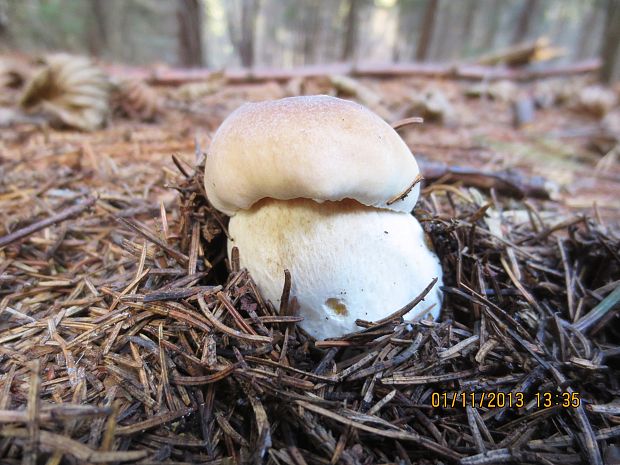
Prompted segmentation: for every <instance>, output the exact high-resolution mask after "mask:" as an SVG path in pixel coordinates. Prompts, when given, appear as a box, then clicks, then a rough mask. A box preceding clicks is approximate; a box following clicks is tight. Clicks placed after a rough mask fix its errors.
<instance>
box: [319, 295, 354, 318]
mask: <svg viewBox="0 0 620 465" xmlns="http://www.w3.org/2000/svg"><path fill="white" fill-rule="evenodd" d="M325 305H327V306H328V307H329V308H330V309H331V310H332V311H333V312H334V313H335V314H336V315H341V316H347V315H348V314H349V311H348V310H347V306H346V305H345V304H343V303H342V301H341V300H340V299H335V298H333V297H331V298H329V299H327V300H326V301H325Z"/></svg>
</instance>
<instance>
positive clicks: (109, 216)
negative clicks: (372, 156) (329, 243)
mask: <svg viewBox="0 0 620 465" xmlns="http://www.w3.org/2000/svg"><path fill="white" fill-rule="evenodd" d="M179 163H180V162H177V164H179ZM180 166H182V167H183V168H182V169H183V171H184V172H185V174H187V175H186V176H179V180H178V181H176V182H177V184H175V185H174V186H173V187H174V189H176V191H177V192H178V203H177V204H168V205H165V204H164V203H161V205H151V204H150V203H149V202H147V201H146V200H144V197H141V196H139V195H137V194H136V192H137V191H138V190H139V189H142V188H143V187H144V186H146V185H148V184H149V183H151V185H152V184H154V183H155V181H154V179H160V174H157V173H156V172H150V173H147V174H146V175H145V176H144V177H143V178H142V179H135V173H131V172H130V173H127V174H126V180H127V182H129V180H130V179H132V178H134V183H133V184H131V185H135V186H138V187H137V188H136V191H133V194H132V191H131V187H126V188H124V189H129V191H127V190H125V194H126V195H124V196H123V195H121V194H120V193H118V192H116V193H115V191H113V190H110V188H109V186H108V191H105V189H103V187H102V188H101V189H100V192H98V193H99V199H98V200H97V203H96V204H95V205H94V206H92V208H91V210H90V211H87V210H86V208H82V206H83V205H85V204H80V203H79V199H80V198H82V197H83V194H84V193H83V192H73V191H69V190H67V189H66V188H64V187H62V185H63V184H62V182H63V179H65V178H68V177H71V176H75V173H69V172H63V171H62V169H61V168H58V169H57V170H58V171H57V172H56V174H57V176H56V178H55V181H54V182H56V183H59V185H58V186H55V185H53V183H52V185H50V187H48V189H47V191H45V192H43V193H35V194H34V196H33V197H29V199H30V201H31V202H32V205H33V206H34V207H33V208H34V210H33V211H32V212H30V214H31V215H32V216H31V217H30V218H28V217H27V215H25V216H26V218H24V219H23V221H21V222H18V223H17V224H15V223H11V224H12V227H11V230H12V231H15V230H18V233H13V236H15V235H16V234H17V235H18V236H19V238H17V239H15V240H10V241H8V240H7V241H5V242H4V244H6V245H5V247H4V249H3V250H1V251H0V373H1V376H0V458H1V461H2V463H8V464H12V463H50V464H61V463H69V464H71V463H127V462H135V463H141V464H147V463H177V464H181V463H187V464H189V463H191V464H228V463H269V464H274V465H275V464H288V463H294V464H298V465H301V464H306V463H307V464H329V463H344V464H350V465H353V464H371V463H373V464H374V463H404V464H407V463H420V464H422V463H463V464H471V465H481V464H491V463H506V462H513V463H542V464H556V463H557V464H560V463H561V464H570V463H590V464H597V465H598V464H603V463H604V460H605V457H612V456H614V454H617V453H618V446H617V445H616V444H618V441H619V440H620V439H619V438H620V407H619V406H620V401H619V397H620V394H619V393H620V385H619V384H618V380H619V379H620V376H618V374H619V357H620V344H619V334H618V333H619V331H620V329H619V328H618V325H617V318H618V317H617V312H618V284H619V283H620V259H619V256H618V250H620V239H619V238H618V236H617V235H615V234H614V233H613V232H611V231H609V230H607V229H605V228H604V227H603V226H602V225H600V224H598V223H597V222H595V221H593V220H592V219H590V218H585V217H580V218H577V219H575V220H573V219H571V220H570V221H563V222H562V220H561V219H560V220H559V221H560V222H559V223H558V224H559V225H554V224H553V223H552V222H550V221H549V220H543V219H542V218H543V215H541V214H540V212H539V211H537V208H536V207H533V205H532V204H531V203H529V202H525V203H522V202H519V203H515V202H514V201H512V200H510V199H497V198H495V197H494V196H493V195H492V198H495V200H494V201H492V202H491V201H489V199H488V198H486V197H484V196H483V195H482V194H481V193H479V192H477V191H471V190H470V191H467V190H465V189H463V188H459V187H455V186H447V188H444V187H446V186H443V187H442V185H435V186H431V187H430V188H428V189H427V191H426V195H425V196H423V201H422V203H421V205H420V210H419V212H418V214H419V216H421V217H422V218H423V220H424V225H425V227H426V229H427V231H429V232H430V233H431V235H432V238H433V242H434V243H435V247H436V249H437V252H438V254H439V255H440V257H441V258H442V261H443V266H444V273H445V275H444V281H445V292H446V296H447V297H446V300H447V301H446V303H445V311H444V315H443V318H442V321H440V322H438V323H432V322H421V323H411V324H410V323H407V322H403V321H402V317H403V314H404V313H405V311H406V310H407V309H406V308H405V309H403V311H400V312H399V311H397V310H398V309H392V310H394V311H396V313H395V314H394V315H393V317H391V318H386V319H384V320H382V321H380V322H363V321H360V322H359V324H360V332H359V333H355V334H351V335H348V336H346V337H344V338H341V339H339V340H334V341H322V342H320V343H315V342H314V341H312V340H311V339H309V338H308V337H307V336H306V335H305V334H304V333H303V332H302V331H301V330H299V329H298V328H297V327H296V326H295V323H296V322H298V321H299V320H300V318H299V317H298V316H296V315H293V314H290V312H289V311H286V312H283V314H279V313H278V312H277V311H276V310H275V309H274V308H273V307H272V306H271V305H270V304H268V303H266V302H265V301H264V300H263V299H262V298H261V296H260V295H259V294H258V292H257V289H256V286H255V284H254V283H253V281H252V279H251V277H250V276H248V274H247V272H246V271H244V270H239V269H238V263H233V264H232V265H233V266H232V270H233V271H227V267H226V256H225V222H224V219H223V218H222V217H221V216H220V215H219V214H218V213H217V212H215V211H213V210H212V209H211V208H210V207H209V205H208V204H207V203H206V200H205V197H204V193H203V188H202V180H201V175H200V172H201V170H200V168H198V169H197V171H196V173H197V174H194V175H191V173H190V172H189V168H188V167H185V166H183V165H180ZM63 173H64V174H63ZM123 182H125V181H122V182H120V183H119V182H117V183H116V184H117V185H118V184H123ZM10 183H13V184H14V186H15V189H13V190H12V189H8V188H5V189H4V190H3V192H5V193H4V194H2V195H0V205H1V209H2V211H4V212H5V213H8V212H10V211H13V210H14V211H17V209H18V203H17V202H16V200H15V199H16V198H19V197H20V194H17V192H18V191H17V189H18V188H19V189H23V188H25V187H27V186H25V185H24V183H26V184H27V180H26V181H24V180H20V179H18V178H14V179H9V178H6V179H5V180H4V184H5V187H6V186H8V185H9V184H10ZM127 186H129V184H128V185H127ZM12 192H13V194H12ZM127 194H129V195H127ZM491 194H493V192H491ZM21 195H24V194H21ZM33 199H34V200H33ZM89 205H90V204H89ZM63 210H64V211H65V214H62V213H60V214H59V212H62V211H63ZM74 211H75V213H76V214H77V215H78V216H74V215H68V214H67V212H74ZM153 212H159V213H158V214H159V217H157V218H155V220H154V221H153V220H149V215H152V213H153ZM136 215H142V216H141V217H140V218H139V219H138V218H132V217H135V216H136ZM151 218H152V217H151ZM52 220H54V221H52ZM56 220H57V221H56ZM3 222H4V223H5V224H8V218H7V217H4V218H3ZM56 223H59V224H58V225H56V226H53V227H51V228H47V229H44V230H43V232H41V231H39V232H37V230H39V229H40V228H39V227H38V226H37V227H34V226H36V225H37V224H39V225H41V224H42V225H43V226H44V227H46V226H50V225H53V224H56ZM20 231H21V232H20ZM9 232H10V231H8V230H7V234H8V233H9ZM13 236H9V237H13ZM233 261H234V262H236V260H233ZM294 278H295V277H294V276H292V279H294ZM614 289H615V290H614ZM490 393H495V398H496V399H497V400H496V402H495V405H490V404H489V401H488V400H486V401H485V400H484V396H486V397H487V399H488V396H489V395H490ZM498 393H502V395H503V399H504V404H503V406H502V405H499V404H500V402H499V399H500V397H499V396H498ZM548 395H549V396H552V397H550V399H551V401H549V402H550V403H549V404H547V399H548ZM564 395H567V396H568V398H569V400H570V399H572V400H574V399H578V400H579V405H577V402H575V404H574V405H571V406H568V407H566V406H563V405H562V402H563V399H564V397H563V396H564ZM571 396H572V397H571ZM518 398H521V399H522V402H518V401H517V399H518ZM509 399H510V401H509ZM558 402H559V403H558ZM509 404H512V405H509ZM517 404H518V405H517Z"/></svg>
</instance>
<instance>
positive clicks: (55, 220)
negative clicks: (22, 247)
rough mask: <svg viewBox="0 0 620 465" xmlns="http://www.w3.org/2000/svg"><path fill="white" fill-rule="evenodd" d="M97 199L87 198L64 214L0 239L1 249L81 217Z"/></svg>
mask: <svg viewBox="0 0 620 465" xmlns="http://www.w3.org/2000/svg"><path fill="white" fill-rule="evenodd" d="M96 201H97V199H96V198H95V197H87V198H86V199H85V200H84V201H83V202H80V203H79V204H77V205H75V206H73V207H71V208H69V209H68V210H65V211H64V212H61V213H57V214H56V215H53V216H50V217H49V218H45V219H44V220H41V221H37V222H36V223H32V224H31V225H30V226H26V227H24V228H21V229H18V230H17V231H15V232H12V233H11V234H7V235H6V236H3V237H0V248H2V247H5V246H7V245H9V244H11V243H13V242H15V241H18V240H20V239H23V238H24V237H28V236H30V235H32V234H34V233H36V232H37V231H40V230H42V229H45V228H47V227H49V226H52V225H54V224H58V223H62V222H63V221H66V220H68V219H70V218H73V217H74V216H77V215H79V214H80V213H82V212H83V211H85V210H88V209H89V208H90V207H92V206H93V205H94V204H95V202H96Z"/></svg>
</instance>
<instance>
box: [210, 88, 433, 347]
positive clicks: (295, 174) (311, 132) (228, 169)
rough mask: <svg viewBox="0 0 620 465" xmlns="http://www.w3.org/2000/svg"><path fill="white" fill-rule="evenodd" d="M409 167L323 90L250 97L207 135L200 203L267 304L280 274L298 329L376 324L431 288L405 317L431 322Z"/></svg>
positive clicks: (372, 121) (428, 256)
mask: <svg viewBox="0 0 620 465" xmlns="http://www.w3.org/2000/svg"><path fill="white" fill-rule="evenodd" d="M418 176H419V169H418V165H417V163H416V161H415V158H414V156H413V155H412V153H411V151H410V150H409V148H408V147H407V145H406V144H405V143H404V142H403V141H402V139H401V138H400V137H399V136H398V134H397V133H396V132H395V131H394V130H393V129H392V128H391V127H390V126H389V125H388V124H387V123H386V122H385V121H383V120H382V119H381V118H380V117H379V116H377V115H376V114H374V113H372V112H371V111H370V110H368V109H366V108H365V107H363V106H361V105H359V104H356V103H354V102H350V101H347V100H342V99H338V98H334V97H328V96H304V97H289V98H284V99H280V100H274V101H267V102H260V103H250V104H245V105H243V106H241V107H240V108H239V109H237V110H236V111H235V112H233V113H232V114H231V115H230V116H229V117H228V118H227V119H226V120H225V121H224V122H223V123H222V125H221V126H220V127H219V129H218V130H217V132H216V134H215V136H214V138H213V141H212V144H211V147H210V149H209V154H208V156H207V161H206V167H205V188H206V192H207V197H208V199H209V201H210V202H211V204H212V205H213V206H214V207H215V208H217V209H218V210H220V211H222V212H224V213H226V214H227V215H229V216H231V219H230V223H229V234H230V240H229V242H228V253H229V256H230V254H231V251H232V247H233V246H234V247H237V248H238V250H239V258H240V264H241V266H242V267H245V268H247V269H248V271H249V272H250V274H251V275H252V277H253V279H254V280H255V281H256V284H257V286H258V288H259V289H260V291H261V293H262V295H263V296H264V297H265V298H266V299H268V300H270V301H271V302H272V304H274V305H275V306H276V307H278V306H279V300H280V297H281V293H282V287H283V284H284V270H286V269H288V270H289V271H290V272H291V276H292V286H291V292H290V298H291V303H293V305H295V306H296V309H297V311H298V312H299V314H300V315H301V316H303V317H304V320H303V321H302V322H301V323H300V326H301V327H302V328H303V329H304V330H306V331H307V332H308V333H309V334H310V335H311V336H313V337H315V338H317V339H323V338H328V337H338V336H341V335H343V334H346V333H349V332H353V331H355V330H356V328H357V327H356V324H355V320H357V319H363V320H368V321H373V320H378V319H381V318H383V317H385V316H387V315H389V314H390V313H392V312H394V311H395V310H398V309H399V308H401V307H403V306H404V305H406V304H407V303H409V302H410V301H411V300H413V299H414V298H415V297H416V296H418V295H419V294H420V293H421V292H422V291H423V290H424V288H425V287H426V286H428V284H429V283H430V282H431V281H432V280H433V279H434V278H438V282H437V284H436V285H435V286H434V288H433V289H432V290H431V292H430V293H429V294H427V296H426V298H425V300H424V301H423V302H422V303H420V304H418V306H416V307H415V308H414V309H413V310H412V311H411V312H410V313H409V314H407V319H417V318H421V317H426V316H429V317H432V318H437V317H438V315H439V311H440V308H441V300H442V294H441V291H440V290H439V287H440V285H441V276H442V273H441V267H440V264H439V261H438V259H437V257H436V256H435V254H434V253H433V252H432V251H431V250H430V249H429V246H428V243H427V240H426V238H425V235H424V232H423V230H422V228H421V226H420V224H419V223H418V221H417V220H416V219H415V218H414V217H413V216H412V215H411V214H410V212H411V210H412V209H413V207H414V205H415V203H416V202H417V198H418V195H419V184H418V183H417V180H418V179H419V178H418Z"/></svg>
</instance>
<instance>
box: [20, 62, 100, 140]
mask: <svg viewBox="0 0 620 465" xmlns="http://www.w3.org/2000/svg"><path fill="white" fill-rule="evenodd" d="M42 65H43V67H42V68H41V69H40V70H39V71H38V72H37V73H35V75H34V76H33V77H32V79H31V80H30V81H29V82H28V84H27V85H26V88H25V89H24V91H23V93H22V95H21V99H20V106H21V107H22V108H23V109H24V110H26V111H28V112H32V113H42V114H44V115H46V116H47V117H49V118H50V119H51V121H52V122H53V123H57V124H58V123H60V124H61V125H66V126H70V127H73V128H77V129H81V130H83V131H93V130H95V129H98V128H100V127H101V126H103V124H104V123H105V120H106V117H107V115H108V111H109V104H108V99H109V93H110V82H109V80H108V77H107V76H106V74H105V73H104V72H103V71H102V70H101V69H99V68H98V67H96V66H95V65H94V63H93V62H92V61H91V60H89V59H88V58H86V57H81V56H73V55H68V54H64V53H59V54H54V55H48V56H46V57H45V58H44V59H43V60H42Z"/></svg>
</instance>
